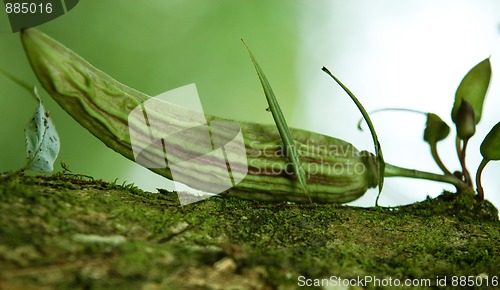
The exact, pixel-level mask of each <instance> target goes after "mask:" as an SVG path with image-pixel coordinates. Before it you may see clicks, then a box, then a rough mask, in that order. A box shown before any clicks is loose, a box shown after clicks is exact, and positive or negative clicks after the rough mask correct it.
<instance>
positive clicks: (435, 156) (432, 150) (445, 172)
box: [430, 143, 452, 175]
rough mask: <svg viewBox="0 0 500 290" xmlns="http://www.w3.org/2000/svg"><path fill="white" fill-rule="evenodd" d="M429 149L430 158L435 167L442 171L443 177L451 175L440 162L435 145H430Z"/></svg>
mask: <svg viewBox="0 0 500 290" xmlns="http://www.w3.org/2000/svg"><path fill="white" fill-rule="evenodd" d="M430 147H431V154H432V158H434V161H436V163H437V165H438V166H439V168H441V170H443V172H444V174H445V175H452V174H451V172H450V171H449V170H448V168H446V166H445V165H444V163H443V161H441V158H440V157H439V154H438V151H437V143H434V144H430Z"/></svg>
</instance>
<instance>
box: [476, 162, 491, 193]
mask: <svg viewBox="0 0 500 290" xmlns="http://www.w3.org/2000/svg"><path fill="white" fill-rule="evenodd" d="M488 162H489V160H488V159H486V158H483V160H482V161H481V163H480V164H479V167H478V168H477V173H476V186H477V194H478V197H479V200H481V201H483V200H484V190H483V186H482V185H481V174H482V173H483V169H484V167H486V164H488Z"/></svg>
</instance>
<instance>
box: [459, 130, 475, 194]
mask: <svg viewBox="0 0 500 290" xmlns="http://www.w3.org/2000/svg"><path fill="white" fill-rule="evenodd" d="M468 143H469V139H465V140H463V147H462V149H461V150H460V155H459V159H460V165H461V166H462V174H463V175H464V181H465V183H467V184H468V185H469V186H472V179H471V178H470V174H469V171H468V170H467V167H466V166H465V151H466V150H467V144H468Z"/></svg>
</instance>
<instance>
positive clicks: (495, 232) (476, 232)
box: [0, 174, 500, 289]
mask: <svg viewBox="0 0 500 290" xmlns="http://www.w3.org/2000/svg"><path fill="white" fill-rule="evenodd" d="M0 176H1V177H0V279H1V280H0V288H2V287H1V286H3V287H5V288H6V289H39V288H42V289H190V288H193V287H197V288H200V289H250V288H252V289H273V288H279V289H295V288H296V287H297V283H298V277H299V276H301V275H302V276H305V277H307V278H312V279H314V278H327V279H328V278H329V277H331V276H337V277H341V278H356V277H357V276H363V277H364V276H376V277H377V278H379V279H383V278H388V277H391V278H392V279H396V278H398V279H406V278H425V279H431V281H432V282H434V281H435V279H436V276H440V277H443V276H447V277H448V279H451V277H452V276H457V275H465V276H469V275H473V276H477V275H489V276H490V277H491V276H494V275H497V276H498V275H499V274H500V273H499V272H498V265H500V258H499V257H500V233H499V225H500V223H499V221H498V211H497V210H496V209H495V208H494V207H493V206H492V205H491V204H490V203H489V202H487V201H486V202H482V203H481V202H478V201H477V200H476V199H475V198H474V197H472V196H467V195H454V194H451V193H445V194H443V195H442V196H440V197H439V198H437V199H428V200H425V201H423V202H421V203H417V204H413V205H409V206H404V207H398V208H391V209H388V208H368V209H363V208H356V207H348V206H342V205H311V204H306V205H296V204H290V203H281V204H266V203H259V202H253V201H247V200H240V199H234V198H220V197H214V198H211V199H208V200H205V201H203V202H199V203H195V204H190V205H187V206H184V207H180V206H179V204H178V202H177V198H176V195H175V194H174V193H170V192H166V191H161V192H159V193H149V192H143V191H141V190H139V189H137V188H135V187H134V186H133V185H117V184H113V183H106V182H103V181H95V180H91V179H87V178H81V177H78V176H65V175H54V176H51V177H29V176H21V175H17V174H11V175H6V174H3V175H0ZM450 283H451V280H450V281H449V282H448V285H450ZM368 286H370V287H368V288H374V287H372V286H373V285H368Z"/></svg>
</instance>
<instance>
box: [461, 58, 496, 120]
mask: <svg viewBox="0 0 500 290" xmlns="http://www.w3.org/2000/svg"><path fill="white" fill-rule="evenodd" d="M490 79H491V63H490V58H487V59H485V60H483V61H482V62H480V63H478V64H477V65H476V66H475V67H473V68H472V69H471V70H470V71H469V72H468V73H467V74H466V75H465V77H464V78H463V79H462V82H461V83H460V85H459V86H458V89H457V92H456V93H455V103H454V104H453V110H452V111H451V119H452V120H453V122H455V123H456V122H457V117H458V110H459V108H460V105H461V104H462V100H466V101H467V102H468V103H469V104H470V105H471V106H472V108H473V109H474V117H475V122H476V124H478V123H479V121H480V120H481V113H482V111H483V102H484V98H485V97H486V92H487V91H488V87H489V85H490Z"/></svg>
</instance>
